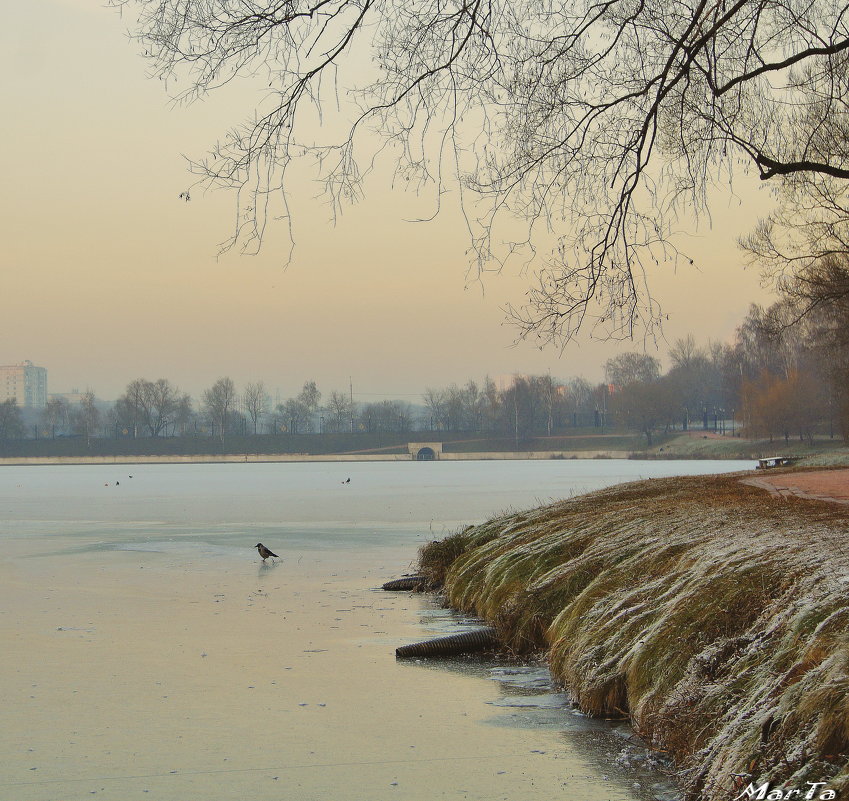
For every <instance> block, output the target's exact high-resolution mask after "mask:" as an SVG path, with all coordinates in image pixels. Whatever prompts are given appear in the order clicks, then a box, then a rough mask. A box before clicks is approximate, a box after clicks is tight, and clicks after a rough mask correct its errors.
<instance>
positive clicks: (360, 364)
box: [0, 0, 768, 401]
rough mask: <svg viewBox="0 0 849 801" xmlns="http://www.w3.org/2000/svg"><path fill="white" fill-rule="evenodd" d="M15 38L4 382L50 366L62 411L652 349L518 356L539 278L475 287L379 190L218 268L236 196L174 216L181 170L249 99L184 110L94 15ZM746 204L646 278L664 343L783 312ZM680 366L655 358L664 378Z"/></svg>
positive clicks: (528, 351) (315, 208) (440, 241)
mask: <svg viewBox="0 0 849 801" xmlns="http://www.w3.org/2000/svg"><path fill="white" fill-rule="evenodd" d="M4 19H5V23H6V24H5V25H4V26H3V29H2V32H0V60H2V72H0V74H2V75H3V79H2V84H0V87H2V88H0V91H2V98H1V99H2V102H3V109H4V122H3V125H2V126H0V147H2V152H3V154H4V166H3V180H2V189H0V214H2V219H3V221H4V225H3V228H4V232H5V236H4V241H3V270H2V278H0V281H2V284H1V285H0V295H2V298H3V306H2V308H3V313H2V315H0V364H12V363H16V362H20V361H22V360H24V359H30V360H31V361H33V362H34V363H35V364H38V365H41V366H44V367H46V368H47V369H48V371H49V373H48V380H49V389H50V391H51V392H63V391H70V390H71V389H72V388H75V387H76V388H80V389H82V388H85V387H90V388H92V389H93V390H94V391H95V392H96V393H97V395H98V396H99V397H101V398H104V399H108V400H112V399H114V398H116V397H117V396H118V395H119V394H120V393H121V392H122V391H123V389H124V387H125V386H126V384H127V383H128V382H129V381H131V380H133V379H134V378H138V377H145V378H150V379H155V378H159V377H163V378H168V379H170V380H171V381H173V382H174V383H176V384H178V385H179V386H180V387H181V388H182V389H183V390H185V391H188V392H190V393H192V394H193V395H195V396H198V395H199V393H200V392H201V391H202V390H203V389H204V388H205V387H208V386H209V385H211V384H212V383H213V382H214V381H215V380H216V379H217V378H219V377H220V376H223V375H229V376H231V377H232V378H233V379H234V381H236V383H237V385H238V386H239V387H241V386H243V385H244V383H246V382H248V381H255V380H260V379H261V380H264V381H265V383H266V385H267V386H268V387H269V388H270V389H271V391H272V393H277V392H279V393H280V395H281V396H282V397H287V396H289V395H292V394H295V393H296V392H297V391H298V390H299V388H300V387H301V385H302V384H303V383H304V381H306V380H315V381H316V382H317V384H318V386H319V388H320V389H321V390H322V391H323V392H324V393H325V394H328V393H329V392H330V391H331V390H333V389H346V388H347V386H348V379H349V376H350V377H352V379H353V383H354V392H355V395H357V396H358V399H359V400H364V401H365V400H374V399H379V398H380V397H381V396H390V397H402V396H406V397H407V399H408V400H411V401H416V400H417V399H418V396H419V394H420V393H421V392H422V391H423V390H424V389H425V387H428V386H433V387H438V386H445V385H447V384H449V383H451V382H458V383H461V382H465V381H466V380H467V379H468V378H474V379H475V380H478V381H480V380H481V379H482V378H483V377H484V376H485V375H487V374H489V375H492V376H496V375H500V374H509V373H514V372H520V373H534V374H542V373H546V372H547V371H550V372H551V374H552V376H554V377H557V378H567V377H569V376H573V375H583V376H584V377H586V378H587V379H589V380H592V381H596V380H600V379H601V378H602V365H603V363H604V361H605V360H606V359H607V358H609V357H610V356H611V355H613V354H615V353H617V352H619V351H622V350H639V349H641V348H642V342H641V341H640V342H635V343H633V344H630V343H599V342H593V341H590V340H588V339H582V341H581V342H579V343H577V344H576V345H573V346H570V347H569V348H567V350H566V351H565V352H564V353H563V354H562V355H561V354H560V352H559V351H558V350H556V349H552V348H549V349H546V350H544V351H539V350H537V349H536V348H534V347H532V346H530V345H529V344H519V345H518V346H516V347H513V346H512V345H513V342H514V339H515V331H514V330H513V329H512V328H511V327H510V326H509V325H507V324H504V315H503V312H502V307H503V306H504V305H505V304H507V303H508V302H511V301H512V302H514V303H516V304H519V303H521V301H522V295H523V292H524V290H525V289H526V286H527V279H526V278H523V277H521V276H519V275H517V274H516V273H517V269H514V270H512V271H510V270H508V271H506V272H505V273H503V274H501V275H489V276H487V278H486V279H485V281H484V284H483V286H482V287H481V285H479V284H478V283H476V282H472V283H471V284H469V285H468V286H467V285H466V284H467V281H466V269H467V258H466V255H465V251H466V249H467V247H468V240H467V235H466V234H465V233H464V231H463V229H462V227H461V226H460V225H458V224H457V221H456V218H455V217H454V216H453V215H443V216H441V217H440V218H438V219H437V220H436V221H435V222H433V223H427V224H415V223H409V222H405V221H404V220H405V218H412V217H416V216H420V215H421V214H423V213H424V211H425V210H426V209H427V208H429V207H428V206H424V207H423V205H422V201H421V200H418V199H416V198H415V197H413V196H410V195H405V194H403V193H400V192H398V193H395V194H394V195H390V194H388V193H387V191H386V190H385V187H384V186H382V185H377V182H375V185H374V186H373V189H374V190H375V191H373V192H372V193H371V194H369V196H367V197H366V199H365V200H364V201H363V202H362V203H360V204H359V205H358V206H355V207H353V208H349V209H347V210H346V212H345V214H344V216H343V217H342V219H341V220H340V221H339V222H338V223H337V224H336V225H335V226H333V225H331V224H330V223H329V222H328V218H329V213H328V211H327V209H326V208H324V207H322V206H320V205H318V204H316V203H314V202H312V201H311V200H310V199H309V198H310V197H311V196H312V195H314V194H315V193H316V190H314V189H313V188H311V187H309V186H304V199H301V200H300V201H298V206H297V209H298V211H299V215H298V217H297V218H296V220H295V225H296V240H297V247H296V251H295V256H294V260H293V262H292V264H291V265H290V266H289V267H288V268H287V269H285V270H284V269H282V267H281V265H282V262H283V260H284V258H285V254H286V251H287V243H286V240H285V232H284V231H282V230H280V231H272V233H271V235H270V236H269V237H268V238H267V241H266V243H265V247H264V249H263V252H262V253H261V255H259V256H256V257H240V256H238V255H236V254H228V255H226V256H224V257H222V258H221V259H216V254H217V243H219V242H220V241H222V240H224V239H225V238H226V237H227V236H228V234H229V233H230V225H231V224H232V212H233V207H232V202H231V198H230V197H229V196H228V195H226V194H225V193H223V192H220V191H219V192H214V193H210V194H207V195H206V196H200V195H198V194H197V193H195V195H194V197H193V200H192V202H191V203H183V202H181V201H180V200H179V199H178V195H179V193H180V192H181V191H182V190H183V189H185V188H186V187H187V186H188V185H189V184H190V183H191V177H190V176H189V175H188V174H187V172H186V166H185V161H184V159H183V158H182V156H181V154H187V155H190V156H194V157H200V156H202V155H203V153H204V152H205V149H206V148H207V147H208V146H210V145H212V144H214V142H215V140H216V138H217V137H218V136H219V135H221V134H223V133H224V132H225V131H226V130H227V128H228V127H230V126H231V125H234V124H236V123H238V122H239V121H240V120H241V117H242V111H244V112H245V113H247V112H248V111H249V110H250V109H251V108H252V107H253V104H254V102H255V100H256V99H257V98H256V95H255V93H254V90H252V89H251V88H250V87H248V86H247V84H245V85H244V86H234V87H231V89H230V90H229V91H228V93H227V96H226V97H222V98H220V99H219V98H215V97H213V98H211V99H210V100H208V101H206V102H203V103H199V104H195V105H193V106H191V107H189V108H173V107H171V106H170V105H169V102H168V95H167V94H166V92H165V90H164V88H163V86H162V84H161V83H160V82H159V81H156V80H150V79H148V78H146V77H145V74H146V69H147V65H146V63H145V62H144V61H143V60H142V59H141V58H140V57H139V56H138V55H137V54H136V50H135V46H134V45H133V44H132V43H130V42H128V41H127V39H126V37H125V35H124V32H125V28H126V25H125V23H123V22H122V21H121V20H120V18H119V17H118V16H117V14H116V13H115V12H114V11H112V10H109V9H106V8H103V7H101V6H100V5H99V3H98V2H97V0H39V2H37V3H35V2H30V3H20V4H15V5H14V6H12V7H10V8H9V9H7V10H6V11H5V14H4ZM752 186H754V184H752ZM744 188H745V187H744ZM754 188H755V189H758V188H759V187H754ZM753 206H754V203H752V202H749V203H747V204H745V206H744V205H742V204H741V202H740V201H739V200H729V199H728V197H727V196H722V195H720V200H719V202H718V203H717V204H716V205H715V206H714V209H713V224H712V228H711V227H709V226H707V225H703V226H702V229H703V230H702V231H701V232H696V233H695V234H694V235H693V236H692V237H689V238H688V239H687V240H686V241H685V242H684V244H686V247H687V248H688V250H689V252H690V254H692V255H693V256H694V257H695V258H696V261H697V265H698V267H699V268H700V269H698V270H697V269H692V268H688V269H686V270H683V269H680V270H679V271H678V273H677V274H676V275H672V272H673V270H672V268H671V267H668V266H663V265H661V266H659V267H658V268H656V271H655V274H653V275H650V281H651V285H652V288H653V290H654V292H655V294H656V296H657V297H658V298H659V300H660V301H661V302H662V304H663V306H664V309H665V311H666V313H668V314H669V318H670V319H669V321H668V323H667V324H666V328H665V336H666V339H667V341H668V342H669V343H671V342H673V341H674V340H675V339H676V338H678V337H680V336H683V335H685V334H687V333H693V334H694V336H695V337H696V338H697V340H698V341H699V342H706V341H707V340H708V339H709V338H710V339H722V340H728V339H730V337H731V336H732V335H733V331H734V328H735V326H736V325H738V324H739V322H740V321H741V319H742V317H743V315H744V314H745V313H746V310H747V308H748V305H749V304H750V303H751V302H753V301H755V302H764V301H766V300H768V296H767V295H766V294H765V293H764V292H763V291H762V290H761V289H760V286H759V278H758V275H757V272H756V271H755V270H753V269H748V270H744V269H743V267H742V264H743V259H742V256H741V254H740V253H739V251H738V250H737V248H736V245H735V240H736V237H737V236H738V235H739V234H741V233H744V232H745V231H746V230H748V228H749V227H750V226H751V224H752V222H753V221H754V220H755V219H756V217H757V209H756V208H753ZM667 349H668V345H667V343H664V342H661V343H660V347H659V350H654V349H650V350H649V353H651V354H652V355H655V356H658V357H660V358H661V360H664V359H665V356H666V351H667Z"/></svg>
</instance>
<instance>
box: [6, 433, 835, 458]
mask: <svg viewBox="0 0 849 801" xmlns="http://www.w3.org/2000/svg"><path fill="white" fill-rule="evenodd" d="M422 448H425V449H426V450H429V451H431V455H432V456H433V457H434V460H435V461H466V460H471V461H489V460H519V459H538V460H546V459H659V460H664V461H666V460H674V459H698V460H701V459H710V460H713V459H717V460H723V459H729V460H731V459H736V460H741V459H742V460H749V459H752V460H754V459H760V458H762V457H768V456H776V455H784V456H791V457H795V458H796V459H798V460H800V461H799V463H800V464H804V465H841V464H844V465H849V447H847V446H846V445H845V444H844V443H843V441H842V440H841V439H840V438H837V437H827V438H826V437H823V438H819V439H816V440H813V441H808V440H805V441H800V440H799V439H795V440H793V439H791V440H788V441H784V440H781V441H779V440H775V441H770V440H758V439H747V438H745V437H740V436H736V435H723V434H721V433H715V432H711V431H689V432H684V433H681V432H671V433H670V434H664V435H662V436H657V437H655V440H654V443H653V445H652V446H651V447H646V444H645V438H644V437H643V438H640V437H637V436H631V435H627V434H622V433H614V434H609V433H608V434H597V435H586V434H579V435H575V436H552V437H536V438H532V439H530V440H527V441H525V442H520V443H519V447H515V443H514V442H513V441H512V440H509V441H508V440H505V439H500V440H497V439H485V438H482V439H481V438H472V439H469V438H462V435H459V436H457V435H455V434H453V433H452V434H451V435H450V436H449V435H448V434H446V433H445V432H416V433H415V434H411V435H409V436H407V437H403V436H399V435H394V437H393V438H392V439H391V441H387V438H386V437H369V436H368V435H363V436H360V435H345V436H342V435H335V434H326V435H325V434H309V435H303V436H300V435H299V436H298V437H296V438H274V437H263V436H258V437H233V438H228V439H227V441H226V443H223V442H220V441H214V440H210V439H209V438H196V437H182V438H181V437H177V438H148V439H138V440H133V439H129V440H123V439H119V440H105V439H96V440H92V442H91V447H88V446H87V445H86V442H85V441H84V440H79V439H56V440H50V439H44V440H27V441H22V442H6V443H0V466H3V465H16V466H23V465H62V464H216V463H223V464H232V463H238V462H253V463H262V462H272V463H273V462H404V461H411V460H413V459H414V458H415V455H418V454H419V451H420V450H421V449H422Z"/></svg>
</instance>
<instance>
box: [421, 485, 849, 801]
mask: <svg viewBox="0 0 849 801" xmlns="http://www.w3.org/2000/svg"><path fill="white" fill-rule="evenodd" d="M847 535H849V509H847V508H846V507H845V506H838V505H835V504H826V503H822V502H818V501H809V500H801V499H797V498H789V499H788V498H774V497H772V496H769V495H768V494H767V493H766V492H764V491H763V490H760V489H757V488H754V487H750V486H747V485H743V484H741V483H740V482H739V481H738V480H737V478H735V477H729V476H720V477H693V478H673V479H660V480H651V481H644V482H638V483H633V484H627V485H622V486H619V487H613V488H610V489H606V490H602V491H599V492H595V493H592V494H589V495H585V496H581V497H577V498H573V499H570V500H567V501H563V502H561V503H556V504H552V505H550V506H545V507H541V508H539V509H534V510H530V511H526V512H522V513H519V514H512V515H505V516H502V517H499V518H496V519H494V520H491V521H489V522H487V523H484V524H482V525H480V526H476V527H470V528H467V529H465V530H464V531H463V532H460V533H458V534H457V535H454V536H453V537H448V538H446V539H445V540H442V541H441V542H439V543H434V544H431V545H429V546H425V548H423V549H422V554H421V566H422V570H423V571H425V572H427V573H428V575H429V576H430V579H431V582H432V583H433V584H434V585H439V584H441V583H443V582H444V591H445V593H446V597H447V599H448V602H449V603H450V604H451V605H452V606H455V607H457V608H459V609H462V610H464V611H466V612H469V613H472V614H476V615H480V616H482V617H484V618H486V619H487V620H488V621H490V622H491V623H492V624H493V625H495V626H496V627H497V628H498V630H499V633H500V635H501V636H502V638H503V640H504V642H505V643H506V644H507V646H508V647H509V648H511V649H513V650H515V651H517V652H523V651H530V650H537V649H545V650H546V651H547V652H548V656H549V661H550V666H551V670H552V673H553V675H554V676H555V677H556V678H557V680H559V681H560V682H562V683H563V684H564V685H565V686H566V687H567V688H568V689H569V691H570V693H571V694H572V695H573V696H574V697H575V699H576V700H577V701H578V703H579V704H580V705H581V707H582V708H583V709H584V710H585V711H587V712H588V713H590V714H593V715H612V714H617V713H618V714H627V715H628V716H629V717H630V718H631V721H632V724H633V725H634V727H635V728H636V730H637V731H638V732H640V733H641V734H642V735H643V736H644V737H645V738H646V739H647V740H648V741H649V742H650V743H651V744H652V745H654V746H655V747H658V748H661V749H663V750H665V751H668V752H669V753H670V754H671V755H672V756H673V757H674V758H675V760H676V763H677V765H678V766H679V769H680V777H681V783H682V787H683V789H684V790H685V792H686V794H687V795H688V796H689V797H692V798H695V797H697V796H700V797H703V798H707V799H717V800H718V799H727V798H729V797H734V795H736V792H732V790H733V789H734V786H735V785H734V781H733V774H749V775H750V776H751V781H755V782H756V783H757V785H760V784H762V783H763V782H772V783H773V785H775V786H780V785H784V786H787V787H802V786H805V785H804V783H805V782H807V781H811V782H817V781H828V782H829V787H832V788H834V789H837V790H838V791H839V790H840V789H842V788H849V766H847V756H849V581H847V579H848V578H849V542H847ZM747 781H748V779H747Z"/></svg>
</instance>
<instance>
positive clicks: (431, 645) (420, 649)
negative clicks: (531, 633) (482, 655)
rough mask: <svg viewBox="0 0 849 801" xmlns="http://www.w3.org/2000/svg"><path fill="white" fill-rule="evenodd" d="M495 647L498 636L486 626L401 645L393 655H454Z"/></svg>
mask: <svg viewBox="0 0 849 801" xmlns="http://www.w3.org/2000/svg"><path fill="white" fill-rule="evenodd" d="M497 647H498V637H497V636H496V634H495V629H494V628H491V627H489V626H487V627H486V628H482V629H475V630H474V631H465V632H463V633H462V634H450V635H449V636H447V637H437V638H436V639H435V640H425V641H424V642H416V643H412V644H411V645H402V646H400V647H399V648H396V649H395V656H399V657H411V656H455V655H456V654H471V653H474V652H476V651H492V650H495V649H496V648H497Z"/></svg>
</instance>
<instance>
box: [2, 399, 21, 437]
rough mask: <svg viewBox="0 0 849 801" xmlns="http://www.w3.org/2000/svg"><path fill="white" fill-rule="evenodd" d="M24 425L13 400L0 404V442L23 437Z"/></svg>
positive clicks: (16, 404)
mask: <svg viewBox="0 0 849 801" xmlns="http://www.w3.org/2000/svg"><path fill="white" fill-rule="evenodd" d="M23 433H24V423H23V419H22V417H21V410H20V408H19V407H18V402H17V400H15V399H14V398H8V399H7V400H5V401H3V402H2V403H0V440H3V439H14V438H16V437H20V436H23Z"/></svg>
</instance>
